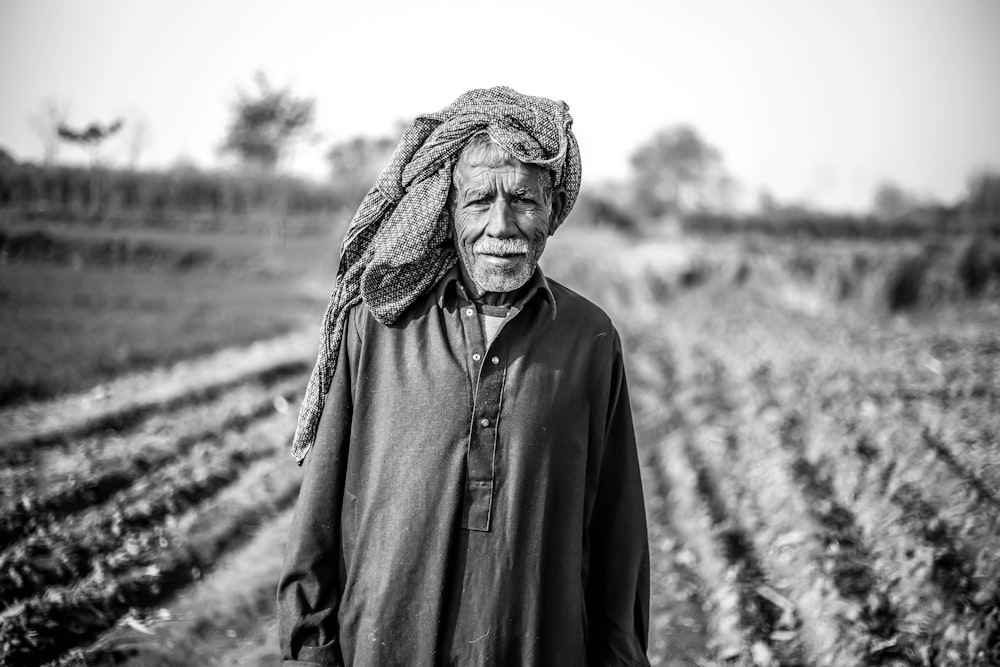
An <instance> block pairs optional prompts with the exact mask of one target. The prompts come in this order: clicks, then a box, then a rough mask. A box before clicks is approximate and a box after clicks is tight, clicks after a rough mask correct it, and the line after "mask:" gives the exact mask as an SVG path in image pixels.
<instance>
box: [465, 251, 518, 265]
mask: <svg viewBox="0 0 1000 667" xmlns="http://www.w3.org/2000/svg"><path fill="white" fill-rule="evenodd" d="M476 255H477V256H478V257H479V258H480V259H482V260H484V261H487V262H492V263H494V264H509V263H512V262H517V261H519V260H522V259H524V258H525V257H527V253H523V252H502V253H491V252H481V253H476Z"/></svg>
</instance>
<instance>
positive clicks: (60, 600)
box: [0, 421, 299, 667]
mask: <svg viewBox="0 0 1000 667" xmlns="http://www.w3.org/2000/svg"><path fill="white" fill-rule="evenodd" d="M289 426H290V424H289V423H288V422H287V421H282V422H280V423H277V422H275V423H270V424H267V425H261V426H260V427H258V428H255V429H253V430H252V432H249V433H248V434H247V436H246V439H244V440H243V441H244V444H247V443H248V441H249V440H251V439H253V440H260V441H261V442H263V443H264V444H263V445H260V446H257V445H254V447H256V448H258V449H260V450H262V451H263V450H264V449H270V451H271V454H272V455H271V456H270V457H267V458H264V459H263V460H259V461H258V462H257V463H255V464H253V465H252V466H250V468H248V469H247V470H246V471H245V472H244V474H242V475H241V476H239V478H238V479H236V481H235V483H233V484H231V485H229V486H227V487H226V488H224V489H223V490H222V492H221V493H219V494H217V495H215V496H210V497H208V498H205V499H204V500H203V502H201V503H200V504H198V505H196V506H193V507H191V508H190V509H188V510H187V511H186V512H184V511H182V507H176V508H175V509H176V510H177V511H178V512H179V514H176V515H172V516H171V517H170V518H169V520H167V521H166V522H165V523H164V524H163V525H160V526H158V527H155V529H154V530H152V531H150V530H146V531H141V532H139V533H126V534H123V535H122V536H121V537H119V538H118V544H119V546H118V548H117V549H115V550H113V551H110V552H104V553H106V555H105V556H104V557H103V558H102V559H101V560H99V561H98V562H99V563H101V565H100V567H95V568H93V569H91V570H90V571H89V572H88V573H87V574H86V575H85V576H84V577H83V578H82V579H81V580H79V581H77V582H76V583H73V584H71V585H68V586H50V587H48V588H47V589H46V590H45V591H44V593H39V594H36V595H35V596H33V597H31V598H28V599H24V600H21V601H19V602H17V603H15V604H13V605H12V606H10V607H8V608H7V609H6V610H4V611H3V612H0V649H2V655H3V657H4V660H5V662H4V664H9V665H11V666H12V667H13V666H18V665H35V664H40V663H42V662H45V661H48V660H53V659H55V658H57V657H58V656H60V655H61V654H64V653H65V652H67V651H68V650H70V649H72V648H73V647H75V646H79V645H81V644H83V643H86V642H88V641H92V640H93V639H94V638H95V637H97V636H98V635H99V634H100V633H101V632H103V631H105V630H107V629H108V628H110V627H111V626H112V625H114V624H115V623H116V622H117V620H118V619H119V618H120V617H121V616H122V615H123V614H125V613H127V612H128V611H129V609H130V608H133V607H140V608H141V607H146V606H150V605H152V604H155V603H156V602H157V601H159V600H161V599H162V598H163V596H164V595H166V594H167V593H169V592H172V591H174V590H177V589H178V588H181V587H183V586H185V585H187V584H188V583H190V582H191V581H193V580H195V579H197V578H198V577H199V576H201V572H202V571H204V570H207V569H210V568H211V567H212V566H213V565H214V563H215V561H216V559H217V558H218V556H219V555H220V554H222V553H223V552H224V551H226V550H227V549H229V548H231V547H233V546H235V545H236V544H237V543H238V542H239V541H241V540H242V539H244V538H246V537H247V536H248V535H250V534H252V532H253V531H254V530H256V528H257V527H258V526H259V525H260V522H261V521H263V520H266V519H267V518H268V517H269V516H272V515H273V514H275V513H276V512H278V511H280V510H281V509H282V508H284V507H287V506H288V505H289V504H290V503H291V501H292V499H293V498H294V495H295V492H296V490H297V487H298V481H299V471H298V470H297V469H296V468H295V466H292V465H287V464H286V465H281V461H280V459H281V458H282V454H283V452H281V451H280V448H281V445H283V444H284V442H285V441H286V439H287V437H288V429H289ZM174 482H175V483H178V482H179V480H174ZM84 539H86V538H84ZM94 539H95V540H101V539H102V538H101V537H99V536H97V535H94ZM107 546H108V545H106V544H102V545H101V547H100V549H98V550H103V549H104V548H105V547H107Z"/></svg>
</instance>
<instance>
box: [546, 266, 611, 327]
mask: <svg viewBox="0 0 1000 667" xmlns="http://www.w3.org/2000/svg"><path fill="white" fill-rule="evenodd" d="M546 280H547V281H548V285H549V289H550V290H551V292H552V297H553V299H554V300H555V303H556V319H557V320H559V321H562V322H565V323H568V324H571V325H573V326H579V327H583V328H585V329H586V330H589V331H601V332H608V333H613V334H614V335H613V338H617V337H618V331H617V330H616V329H615V326H614V323H613V322H612V321H611V318H610V317H609V316H608V314H607V313H606V312H604V309H603V308H601V307H600V306H598V305H597V304H596V303H594V302H593V301H591V300H590V299H588V298H587V297H585V296H583V295H581V294H579V293H578V292H576V291H574V290H572V289H570V288H569V287H566V286H565V285H563V284H562V283H561V282H559V281H558V280H553V279H552V278H550V277H548V276H546Z"/></svg>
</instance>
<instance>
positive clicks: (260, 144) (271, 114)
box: [219, 72, 315, 247]
mask: <svg viewBox="0 0 1000 667" xmlns="http://www.w3.org/2000/svg"><path fill="white" fill-rule="evenodd" d="M254 82H255V84H256V86H257V89H256V91H253V92H247V91H244V90H240V91H238V92H237V94H236V101H235V102H234V103H233V107H232V110H233V119H232V122H231V123H230V124H229V129H228V130H227V132H226V138H225V140H224V141H223V143H222V146H221V147H220V149H219V150H220V152H221V153H223V154H231V155H235V156H236V158H237V159H238V160H239V161H240V162H241V163H242V164H243V166H244V167H248V168H251V169H260V170H263V171H265V172H267V173H272V174H273V173H274V172H276V171H278V169H279V168H280V167H282V166H284V165H285V163H286V162H287V160H288V159H289V156H290V155H291V152H292V149H293V148H294V146H295V144H296V143H297V142H299V141H301V140H303V139H305V138H308V137H310V136H313V135H312V133H311V130H312V124H313V112H314V106H315V102H314V101H313V100H310V99H306V98H298V97H295V96H293V95H292V93H291V91H290V90H289V89H288V88H287V87H285V88H274V87H273V86H271V84H270V82H269V81H268V80H267V77H266V76H265V75H264V74H263V73H261V72H257V73H256V74H255V75H254ZM270 185H271V193H270V197H269V200H270V202H271V204H270V206H271V209H272V211H271V212H270V215H268V229H269V231H270V233H271V239H272V242H273V246H272V247H276V246H278V245H279V244H280V245H282V246H283V245H284V240H285V228H286V225H287V220H286V217H287V214H288V187H287V184H286V183H284V182H281V181H276V180H275V179H271V183H270Z"/></svg>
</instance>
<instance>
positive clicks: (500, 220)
mask: <svg viewBox="0 0 1000 667" xmlns="http://www.w3.org/2000/svg"><path fill="white" fill-rule="evenodd" d="M489 216H490V218H489V222H488V223H487V224H486V230H485V233H486V234H487V236H492V237H494V238H498V239H503V238H510V237H511V236H514V235H515V234H516V233H517V224H516V221H515V219H514V211H513V210H511V207H510V206H509V205H508V204H507V202H506V201H504V198H503V197H497V198H496V201H494V202H493V206H491V207H490V211H489Z"/></svg>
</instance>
